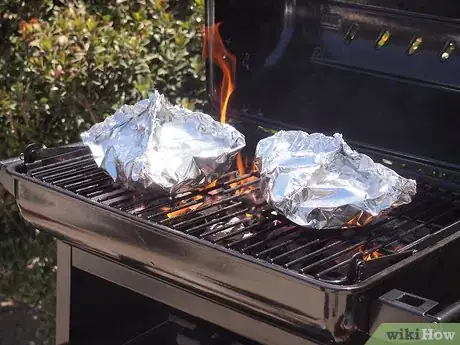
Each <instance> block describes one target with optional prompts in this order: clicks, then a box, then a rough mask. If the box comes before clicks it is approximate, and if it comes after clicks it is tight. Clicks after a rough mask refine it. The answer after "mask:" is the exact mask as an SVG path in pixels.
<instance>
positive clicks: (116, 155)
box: [81, 91, 246, 195]
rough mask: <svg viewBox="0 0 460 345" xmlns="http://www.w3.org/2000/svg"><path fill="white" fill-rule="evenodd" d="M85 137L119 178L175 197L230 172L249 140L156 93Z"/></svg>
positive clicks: (96, 156) (100, 162)
mask: <svg viewBox="0 0 460 345" xmlns="http://www.w3.org/2000/svg"><path fill="white" fill-rule="evenodd" d="M81 138H82V140H83V143H84V144H86V145H88V146H89V147H90V149H91V151H92V154H93V156H94V159H95V161H96V163H97V164H98V165H99V166H100V167H102V168H103V169H104V170H106V171H107V172H108V173H109V174H110V176H112V178H113V179H114V180H115V181H117V182H121V183H122V184H123V185H124V186H126V187H128V188H130V189H137V190H141V191H146V190H152V191H156V192H157V191H164V192H166V193H168V194H170V195H174V194H177V193H182V192H187V191H189V190H191V189H194V188H197V187H200V186H203V185H206V184H207V183H209V182H211V180H213V179H215V178H217V177H218V176H219V175H221V174H223V173H225V172H227V171H228V170H229V169H230V167H231V164H232V162H233V160H234V158H235V156H236V154H237V153H238V152H239V151H240V150H241V149H242V148H243V147H244V146H245V144H246V143H245V138H244V136H243V134H241V133H240V132H238V131H237V130H236V129H235V128H233V127H232V126H230V125H228V124H221V123H219V122H217V121H215V120H213V118H212V117H211V116H209V115H206V114H203V113H200V112H192V111H190V110H187V109H185V108H182V107H179V106H173V105H171V104H170V103H169V102H168V101H167V100H166V99H165V97H164V96H163V95H160V94H159V93H158V92H156V91H155V92H154V93H153V94H152V95H151V96H150V98H149V99H145V100H142V101H140V102H138V103H137V104H135V105H132V106H131V105H124V106H122V107H121V108H120V109H119V110H118V111H117V112H116V113H115V114H114V115H112V116H110V117H108V118H107V119H106V120H105V121H103V122H101V123H98V124H95V125H94V126H93V127H91V128H90V129H89V130H88V131H87V132H85V133H83V134H82V135H81Z"/></svg>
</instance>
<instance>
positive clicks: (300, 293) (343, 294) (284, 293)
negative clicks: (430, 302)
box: [2, 146, 460, 341]
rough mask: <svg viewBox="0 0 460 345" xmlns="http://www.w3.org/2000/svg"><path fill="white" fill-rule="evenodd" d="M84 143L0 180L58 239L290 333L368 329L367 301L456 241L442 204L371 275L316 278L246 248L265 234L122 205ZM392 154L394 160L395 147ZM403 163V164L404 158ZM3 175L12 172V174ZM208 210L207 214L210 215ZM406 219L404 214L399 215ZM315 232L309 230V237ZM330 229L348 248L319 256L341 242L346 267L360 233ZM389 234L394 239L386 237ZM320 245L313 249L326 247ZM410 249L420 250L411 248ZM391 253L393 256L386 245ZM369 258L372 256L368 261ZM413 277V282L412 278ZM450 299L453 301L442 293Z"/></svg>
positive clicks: (443, 189) (339, 335) (445, 187)
mask: <svg viewBox="0 0 460 345" xmlns="http://www.w3.org/2000/svg"><path fill="white" fill-rule="evenodd" d="M88 153H89V151H88V149H87V148H85V147H81V146H76V147H74V148H70V151H68V152H67V153H65V154H63V155H57V156H56V155H53V156H51V157H48V158H45V159H42V160H38V161H37V162H35V163H32V164H30V165H29V166H28V170H27V172H25V171H24V164H23V162H21V161H19V162H16V163H11V164H8V165H6V166H5V168H4V169H6V174H3V175H2V176H3V178H4V180H3V181H2V183H3V184H4V185H7V186H8V185H10V190H11V191H12V192H13V193H14V195H15V196H16V200H17V203H18V205H19V207H20V209H21V213H22V215H23V216H24V218H25V219H26V220H28V221H29V222H31V223H32V224H33V225H34V226H36V227H37V228H39V229H45V230H47V231H51V232H53V233H54V234H55V235H56V237H58V238H60V239H62V240H67V241H70V242H71V243H73V244H75V245H77V246H81V247H82V248H87V249H89V250H91V251H95V252H96V253H100V254H103V255H105V256H109V257H111V258H112V259H115V260H118V261H121V262H124V263H127V264H129V265H130V266H131V267H135V268H137V269H141V270H142V271H146V272H148V273H149V274H151V275H153V276H156V277H157V278H160V279H166V280H168V281H170V282H173V283H174V284H176V285H178V286H182V287H185V288H186V289H188V290H192V291H196V292H198V293H199V294H201V295H202V296H203V298H204V297H206V298H211V299H213V300H217V301H220V303H223V304H225V305H227V306H229V307H231V306H234V307H236V308H238V309H239V310H244V311H245V312H247V313H249V314H250V315H257V316H258V317H263V318H266V319H267V320H271V321H270V322H275V323H277V324H279V325H280V327H285V328H287V329H289V330H291V331H292V332H294V333H301V334H304V335H305V334H315V335H316V336H317V337H319V338H320V339H323V340H324V341H326V340H328V339H334V340H336V341H343V340H345V339H348V337H349V336H350V335H351V334H352V333H353V332H352V331H351V330H352V329H356V328H357V329H360V330H362V331H364V332H368V331H369V329H370V326H371V325H372V322H373V318H372V317H371V310H372V308H373V307H374V306H373V304H375V301H376V300H377V299H378V298H379V297H380V296H381V295H383V294H384V293H386V292H388V291H389V290H391V289H393V288H395V287H399V288H401V287H404V286H406V285H407V282H405V280H406V277H408V276H411V277H414V279H416V278H415V277H417V270H420V269H422V270H424V271H425V272H427V273H428V272H431V274H433V272H436V271H437V268H436V266H437V261H436V260H437V258H438V257H439V256H440V255H448V254H447V253H449V252H451V251H453V250H455V246H457V245H458V243H459V238H460V232H458V231H457V230H458V227H459V224H458V222H457V221H456V219H457V218H456V217H457V213H455V212H454V213H453V214H448V215H449V217H448V220H449V221H448V223H447V224H448V225H447V226H441V225H436V226H434V227H433V228H431V230H430V231H428V232H423V233H422V235H419V236H417V237H411V236H410V234H409V236H410V237H409V242H407V243H406V248H407V249H405V250H403V251H402V252H399V254H401V253H402V254H407V255H403V256H401V257H399V256H398V252H397V250H396V251H395V254H393V255H396V258H395V260H394V261H389V262H386V263H385V261H383V260H382V261H379V260H381V259H378V260H374V261H371V262H370V266H366V267H367V268H368V269H370V270H371V271H372V270H373V274H369V277H363V279H362V280H361V281H358V282H349V283H347V284H345V282H344V281H340V280H339V281H334V279H332V278H329V279H326V278H327V277H322V278H323V279H321V277H319V276H318V275H312V274H308V273H304V272H303V271H302V270H300V271H294V270H292V269H289V268H290V267H286V266H284V267H283V265H279V264H276V261H275V262H273V261H270V260H268V259H267V258H266V257H264V256H259V257H257V256H254V255H250V254H251V252H250V251H246V250H245V248H249V247H251V245H254V244H257V243H258V242H260V241H258V240H260V239H264V237H257V238H256V239H255V240H252V241H250V240H248V243H246V245H245V246H243V247H235V248H232V246H229V245H222V244H218V243H212V242H210V241H205V240H203V239H200V238H199V236H196V235H195V236H194V235H193V234H192V233H189V234H187V230H190V227H189V226H188V227H185V228H184V229H185V230H184V229H182V230H181V229H174V225H172V226H169V227H168V226H166V225H164V224H163V225H162V224H161V223H162V221H157V222H152V221H149V220H148V219H145V217H142V216H136V215H133V214H130V213H129V212H127V211H126V210H123V207H122V206H120V205H125V206H124V207H125V209H126V204H125V203H123V201H129V203H132V204H136V202H137V203H139V202H140V201H139V200H137V199H133V197H135V196H133V195H132V193H131V192H129V191H127V190H124V189H123V188H121V187H119V186H116V185H114V184H113V183H112V182H110V181H107V182H108V183H107V184H105V183H102V184H101V185H99V183H101V181H100V179H101V176H105V177H106V178H108V179H110V177H108V175H106V174H105V173H104V172H102V171H101V170H99V169H98V168H97V167H96V166H95V165H94V162H91V163H89V165H88V163H85V162H87V161H86V160H85V157H86V156H88ZM392 160H393V161H394V162H396V161H397V160H396V159H395V157H393V158H392ZM412 163H413V164H414V165H415V166H417V165H418V164H420V163H419V162H415V161H414V162H412ZM405 165H408V161H406V163H405ZM423 168H424V169H435V171H438V172H437V173H438V174H441V173H442V172H444V173H447V172H448V173H449V174H450V175H452V176H454V175H455V174H456V172H455V171H454V170H449V169H448V168H447V167H441V166H438V167H434V166H429V165H427V164H425V165H424V166H423ZM419 169H421V168H419ZM436 169H438V170H436ZM98 178H99V180H98ZM5 179H9V182H10V184H8V181H7V180H5ZM98 181H99V182H98ZM427 181H429V182H427V183H428V184H430V185H433V186H435V187H433V188H435V191H436V193H438V192H439V193H441V194H442V195H447V194H449V193H451V194H452V197H456V188H455V184H453V183H451V182H449V183H446V182H445V181H444V183H442V181H440V180H439V179H436V178H432V179H428V180H427ZM63 183H64V184H63ZM77 187H78V189H76V188H77ZM104 188H106V189H104ZM107 188H108V189H107ZM436 188H437V189H436ZM438 189H439V191H438ZM76 190H79V191H80V192H76ZM84 190H86V191H90V192H91V193H90V194H89V195H96V196H94V197H92V198H90V197H88V194H87V195H85V192H83V191H84ZM94 193H96V194H94ZM98 193H99V194H98ZM428 194H429V193H428ZM428 194H427V197H428ZM436 197H438V198H439V197H440V196H439V195H437V194H435V199H434V203H435V205H438V204H442V203H445V202H446V200H443V199H436ZM159 198H160V197H159ZM422 200H424V199H423V198H422ZM447 201H448V202H447V205H448V206H449V207H452V205H451V201H450V199H447ZM149 203H150V204H151V203H155V200H150V201H149ZM431 207H433V205H431ZM421 210H422V213H424V212H430V207H429V208H427V209H424V208H422V209H421ZM454 210H456V208H454ZM419 211H420V210H419ZM444 211H445V210H444V209H443V212H444ZM154 213H155V212H154ZM418 213H420V212H418ZM444 213H445V212H444ZM439 216H440V214H435V218H436V217H437V218H439ZM210 217H211V218H210V219H212V217H213V215H211V216H210ZM401 219H402V218H401ZM409 219H411V218H410V217H409ZM422 219H423V218H420V219H418V223H417V219H413V220H411V222H414V224H412V223H411V226H410V227H409V228H407V229H406V230H408V231H409V232H411V233H414V230H412V229H415V231H419V230H421V229H422V227H424V226H425V225H426V226H428V225H429V220H428V219H426V218H425V221H423V220H422ZM163 222H164V221H163ZM407 223H408V220H406V221H405V224H407ZM416 224H418V225H416ZM195 228H196V227H195ZM377 228H378V227H377ZM267 229H268V228H266V227H264V226H261V227H260V229H259V230H258V231H259V232H260V233H263V232H264V231H266V230H267ZM394 229H395V230H394V231H396V228H394ZM390 230H391V229H387V230H386V231H387V232H388V231H390ZM297 233H298V231H297ZM283 236H284V235H283ZM305 236H307V234H302V233H301V232H300V236H299V237H298V239H303V238H304V237H305ZM317 236H318V234H315V235H314V236H313V238H316V237H317ZM330 236H332V237H333V238H334V239H335V240H334V242H333V243H332V246H334V243H336V242H340V241H342V242H343V243H345V244H346V246H345V249H346V250H345V251H343V250H342V251H339V250H337V251H336V252H331V257H330V258H329V257H324V258H323V259H321V260H322V261H324V260H325V261H331V260H330V259H331V258H334V257H338V256H336V253H337V252H338V253H339V254H340V253H341V254H340V255H343V254H346V258H343V259H341V262H343V263H346V264H347V265H348V266H347V267H353V266H352V263H353V262H352V259H353V255H354V254H356V253H355V251H356V249H357V246H358V245H359V243H360V239H361V237H360V235H359V233H358V234H356V233H355V234H353V236H352V237H351V240H350V239H349V238H348V239H347V238H346V237H345V238H342V237H341V236H339V237H334V236H337V235H336V234H326V237H325V238H326V239H328V238H329V237H330ZM356 236H357V237H356ZM366 236H370V234H368V233H366V234H365V235H364V237H366ZM285 240H290V241H293V243H294V244H295V245H296V246H297V247H296V248H304V247H305V246H307V247H308V246H309V245H310V244H309V243H310V242H307V243H306V244H305V242H300V243H296V240H292V238H289V237H286V238H285ZM393 240H394V238H393ZM310 241H318V239H317V238H316V239H312V240H310ZM236 242H238V243H239V242H241V240H240V241H236ZM386 242H387V243H388V242H392V241H391V239H390V241H388V239H387V240H386ZM278 243H281V244H283V243H284V242H283V241H281V242H278ZM325 247H326V246H323V247H322V248H321V249H319V250H320V251H322V250H325V249H324V248H325ZM271 248H276V245H272V246H268V247H266V249H265V252H267V250H268V251H270V250H271ZM286 248H287V247H285V246H284V247H281V249H282V250H283V251H282V252H281V253H286V252H287V251H288V249H286ZM340 248H343V247H339V249H340ZM347 248H348V249H347ZM413 249H416V251H412V250H413ZM290 250H292V247H291V249H290ZM353 250H355V251H353ZM262 252H263V251H262ZM301 253H302V254H304V253H305V252H301ZM307 253H308V252H307ZM281 255H284V254H281ZM309 255H310V254H307V255H306V256H307V257H308V256H309ZM387 257H388V258H390V259H391V258H392V255H390V254H389V255H388V256H387ZM300 259H301V260H303V259H302V258H300ZM313 260H315V257H313ZM321 260H320V261H321ZM294 261H295V260H294ZM316 261H318V260H316ZM350 261H351V262H350ZM341 262H339V265H340V264H341ZM375 262H376V263H377V266H376V267H374V268H373V267H372V265H373V264H374V263H375ZM379 262H380V263H382V264H383V265H380V264H379ZM361 263H362V262H361ZM310 264H311V263H310ZM329 267H331V266H329ZM332 267H334V265H333V266H332ZM410 283H411V284H410V285H413V283H414V282H413V281H412V282H410ZM454 298H455V297H454ZM447 302H452V301H451V300H449V299H448V300H447ZM417 317H418V318H420V319H426V318H428V319H429V318H430V317H432V318H433V320H434V319H435V315H431V316H430V315H429V314H426V315H423V313H422V314H420V315H418V316H417Z"/></svg>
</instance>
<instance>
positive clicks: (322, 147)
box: [256, 131, 417, 229]
mask: <svg viewBox="0 0 460 345" xmlns="http://www.w3.org/2000/svg"><path fill="white" fill-rule="evenodd" d="M256 166H257V169H258V170H259V172H260V174H261V177H262V183H261V188H262V191H263V193H264V196H265V198H266V200H267V202H268V203H269V204H271V205H272V206H273V207H274V208H275V209H277V210H278V211H280V212H281V213H282V214H283V215H284V216H285V217H287V218H288V219H289V220H291V221H292V222H294V223H296V224H298V225H301V226H305V227H309V228H314V229H337V228H349V227H359V226H364V225H366V224H368V223H369V222H370V221H372V220H373V219H374V218H375V217H377V216H379V215H380V214H382V212H384V211H385V210H389V209H390V208H393V207H397V206H400V205H403V204H407V203H410V202H411V201H412V197H413V196H414V195H415V194H416V189H417V187H416V182H415V181H414V180H411V179H406V178H404V177H401V176H399V175H398V174H397V173H396V172H394V171H393V170H391V169H389V168H387V167H386V166H383V165H381V164H379V163H374V162H373V161H372V159H371V158H370V157H368V156H366V155H364V154H360V153H358V152H356V151H354V150H352V149H351V148H350V147H349V146H348V145H347V144H346V143H345V141H344V140H343V138H342V135H341V134H334V136H333V137H330V136H326V135H324V134H320V133H313V134H307V133H305V132H301V131H280V132H278V133H276V134H275V135H273V136H270V137H268V138H265V139H262V140H261V141H260V142H259V143H258V145H257V149H256Z"/></svg>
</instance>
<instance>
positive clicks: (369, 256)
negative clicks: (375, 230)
mask: <svg viewBox="0 0 460 345" xmlns="http://www.w3.org/2000/svg"><path fill="white" fill-rule="evenodd" d="M359 251H360V252H361V253H362V254H363V259H364V261H369V260H373V259H378V258H380V257H382V256H383V254H382V253H380V252H379V251H378V250H375V251H373V252H372V253H367V252H366V249H365V248H364V246H361V247H359Z"/></svg>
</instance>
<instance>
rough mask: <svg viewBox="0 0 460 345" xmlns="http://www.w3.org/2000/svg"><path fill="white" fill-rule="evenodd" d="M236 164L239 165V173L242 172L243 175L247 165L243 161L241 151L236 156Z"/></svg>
mask: <svg viewBox="0 0 460 345" xmlns="http://www.w3.org/2000/svg"><path fill="white" fill-rule="evenodd" d="M236 166H237V167H238V173H239V174H240V176H243V175H244V174H245V173H246V166H245V164H244V163H243V157H242V156H241V152H239V153H238V155H237V156H236Z"/></svg>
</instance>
